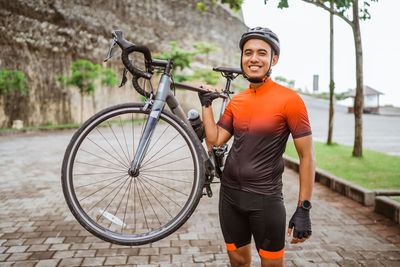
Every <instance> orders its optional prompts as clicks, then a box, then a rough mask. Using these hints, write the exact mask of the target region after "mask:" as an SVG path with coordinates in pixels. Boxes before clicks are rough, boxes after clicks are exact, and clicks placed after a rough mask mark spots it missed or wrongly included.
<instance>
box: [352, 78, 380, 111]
mask: <svg viewBox="0 0 400 267" xmlns="http://www.w3.org/2000/svg"><path fill="white" fill-rule="evenodd" d="M380 95H383V93H382V92H379V91H378V90H375V89H373V88H371V87H369V86H367V85H364V107H363V112H364V113H370V114H379V96H380ZM345 96H346V97H351V98H352V104H351V105H349V106H348V112H349V113H353V112H354V99H355V97H356V90H354V89H353V90H350V91H349V92H348V93H347V94H346V95H345ZM347 103H348V102H347Z"/></svg>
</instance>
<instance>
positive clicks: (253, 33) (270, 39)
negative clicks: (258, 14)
mask: <svg viewBox="0 0 400 267" xmlns="http://www.w3.org/2000/svg"><path fill="white" fill-rule="evenodd" d="M250 39H260V40H263V41H265V42H267V43H269V45H270V46H271V47H272V49H273V50H274V53H275V55H277V56H278V57H279V54H280V50H281V49H280V45H279V38H278V36H277V35H276V34H275V33H274V32H272V31H271V30H270V29H268V28H263V27H256V28H252V29H249V30H248V31H247V32H246V33H244V34H243V35H242V38H241V39H240V42H239V47H240V50H242V51H243V46H244V44H245V43H246V42H247V41H248V40H250Z"/></svg>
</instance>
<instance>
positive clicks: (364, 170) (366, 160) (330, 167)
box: [285, 142, 400, 199]
mask: <svg viewBox="0 0 400 267" xmlns="http://www.w3.org/2000/svg"><path fill="white" fill-rule="evenodd" d="M352 149H353V148H352V147H351V146H344V145H338V144H334V145H330V146H328V145H326V144H325V143H320V142H314V152H315V158H316V162H317V167H318V168H320V169H323V170H325V171H327V172H330V173H332V174H334V175H336V176H339V177H341V178H343V179H346V180H348V181H350V182H353V183H355V184H358V185H360V186H362V187H365V188H368V189H370V190H377V189H393V190H400V157H396V156H390V155H386V154H383V153H380V152H375V151H371V150H367V149H364V150H363V157H360V158H356V157H352V156H351V153H352ZM285 154H287V155H288V156H290V157H293V158H296V159H298V156H297V152H296V149H295V147H294V144H293V142H288V144H287V146H286V151H285ZM399 199H400V198H399Z"/></svg>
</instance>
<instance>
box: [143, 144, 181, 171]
mask: <svg viewBox="0 0 400 267" xmlns="http://www.w3.org/2000/svg"><path fill="white" fill-rule="evenodd" d="M183 147H186V144H183V145H182V146H180V147H178V148H175V149H174V150H172V151H170V152H168V153H167V154H164V155H162V156H160V157H159V158H157V159H155V160H153V161H151V162H149V161H150V159H149V160H147V161H146V163H145V164H143V165H142V168H144V167H146V165H150V164H151V163H153V162H155V161H157V160H160V159H162V158H164V157H166V156H168V155H170V154H171V153H173V152H176V151H178V150H179V149H181V148H183ZM157 153H159V152H157ZM147 163H148V164H147Z"/></svg>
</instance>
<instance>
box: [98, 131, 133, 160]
mask: <svg viewBox="0 0 400 267" xmlns="http://www.w3.org/2000/svg"><path fill="white" fill-rule="evenodd" d="M96 130H97V131H98V132H99V134H100V135H101V136H102V137H103V139H104V140H105V141H106V142H107V144H108V145H109V146H110V147H111V149H112V150H113V151H114V152H115V154H117V155H118V157H119V158H120V159H121V160H122V162H124V161H125V159H124V158H122V156H121V155H120V154H119V153H118V152H117V151H116V150H115V148H114V146H113V145H111V144H110V142H108V140H107V139H106V138H105V137H104V135H103V134H102V133H101V132H100V130H99V129H98V128H96ZM124 165H126V163H124ZM126 166H127V167H129V166H128V165H126Z"/></svg>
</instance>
